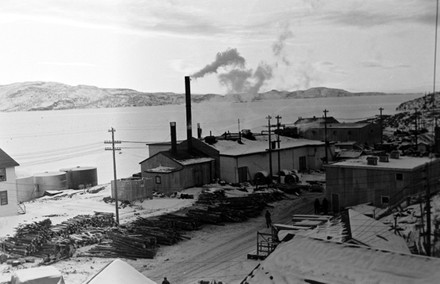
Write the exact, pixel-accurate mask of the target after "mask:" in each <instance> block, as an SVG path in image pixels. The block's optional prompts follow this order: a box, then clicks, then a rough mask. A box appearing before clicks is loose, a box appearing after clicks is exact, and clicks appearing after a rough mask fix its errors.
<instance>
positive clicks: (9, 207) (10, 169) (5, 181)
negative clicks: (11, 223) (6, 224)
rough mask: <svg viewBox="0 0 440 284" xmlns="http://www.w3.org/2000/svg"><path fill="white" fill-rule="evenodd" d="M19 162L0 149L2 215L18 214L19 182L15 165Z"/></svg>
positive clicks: (0, 208)
mask: <svg viewBox="0 0 440 284" xmlns="http://www.w3.org/2000/svg"><path fill="white" fill-rule="evenodd" d="M16 166H18V163H17V162H16V161H15V160H14V159H12V158H11V157H10V156H9V155H8V154H6V153H5V152H4V151H3V150H2V149H0V217H4V216H11V215H17V212H18V211H17V183H16V176H15V167H16Z"/></svg>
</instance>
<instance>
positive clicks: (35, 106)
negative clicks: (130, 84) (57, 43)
mask: <svg viewBox="0 0 440 284" xmlns="http://www.w3.org/2000/svg"><path fill="white" fill-rule="evenodd" d="M382 94H384V93H350V92H347V91H345V90H340V89H330V88H312V89H308V90H304V91H293V92H287V91H277V90H272V91H269V92H265V93H260V94H256V95H245V94H231V95H226V96H222V95H216V94H205V95H195V94H193V95H192V101H193V102H196V103H198V102H205V101H230V102H243V101H254V100H269V99H295V98H317V97H341V96H365V95H382ZM184 101H185V97H184V94H175V93H170V92H163V93H144V92H138V91H135V90H131V89H106V88H98V87H95V86H85V85H78V86H69V85H65V84H60V83H55V82H24V83H14V84H10V85H3V86H0V111H4V112H7V111H33V110H62V109H74V108H112V107H130V106H153V105H165V104H182V103H184Z"/></svg>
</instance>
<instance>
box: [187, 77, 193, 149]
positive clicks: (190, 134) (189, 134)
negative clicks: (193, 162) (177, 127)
mask: <svg viewBox="0 0 440 284" xmlns="http://www.w3.org/2000/svg"><path fill="white" fill-rule="evenodd" d="M185 100H186V139H187V141H186V142H187V144H188V153H191V152H192V141H191V140H192V126H191V125H192V122H191V83H190V77H189V76H185Z"/></svg>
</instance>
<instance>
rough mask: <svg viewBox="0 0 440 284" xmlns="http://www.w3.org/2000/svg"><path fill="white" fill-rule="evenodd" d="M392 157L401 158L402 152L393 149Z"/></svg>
mask: <svg viewBox="0 0 440 284" xmlns="http://www.w3.org/2000/svg"><path fill="white" fill-rule="evenodd" d="M390 158H391V159H399V158H400V152H399V151H397V150H394V151H391V153H390Z"/></svg>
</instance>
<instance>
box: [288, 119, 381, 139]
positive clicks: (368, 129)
mask: <svg viewBox="0 0 440 284" xmlns="http://www.w3.org/2000/svg"><path fill="white" fill-rule="evenodd" d="M295 126H297V127H298V129H299V135H300V136H301V137H304V138H307V139H312V140H320V141H324V140H325V133H326V132H327V140H328V141H338V142H357V143H359V144H361V145H365V144H367V145H371V146H372V145H374V144H377V143H380V142H381V134H382V132H381V128H380V125H379V124H374V123H345V122H344V123H340V122H338V121H337V120H335V119H334V118H332V117H328V118H327V123H325V120H324V118H320V119H319V118H308V119H306V118H301V119H298V120H297V121H296V122H295ZM326 128H327V130H326Z"/></svg>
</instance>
